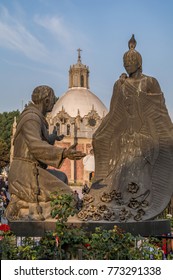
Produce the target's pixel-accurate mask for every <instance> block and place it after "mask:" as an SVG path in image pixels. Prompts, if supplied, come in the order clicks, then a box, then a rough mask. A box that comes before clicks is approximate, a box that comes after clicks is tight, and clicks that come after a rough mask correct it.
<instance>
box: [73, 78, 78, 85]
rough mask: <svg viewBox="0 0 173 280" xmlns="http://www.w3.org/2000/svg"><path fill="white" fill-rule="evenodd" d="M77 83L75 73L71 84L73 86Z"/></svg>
mask: <svg viewBox="0 0 173 280" xmlns="http://www.w3.org/2000/svg"><path fill="white" fill-rule="evenodd" d="M77 84H78V83H77V75H74V76H73V86H74V87H77Z"/></svg>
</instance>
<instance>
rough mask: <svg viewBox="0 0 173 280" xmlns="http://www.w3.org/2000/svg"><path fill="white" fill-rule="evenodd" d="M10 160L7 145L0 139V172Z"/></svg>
mask: <svg viewBox="0 0 173 280" xmlns="http://www.w3.org/2000/svg"><path fill="white" fill-rule="evenodd" d="M9 160H10V153H9V149H8V146H7V144H6V143H5V141H4V140H2V139H0V170H1V168H3V167H5V166H7V165H8V163H9Z"/></svg>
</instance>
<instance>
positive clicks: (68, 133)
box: [67, 124, 70, 135]
mask: <svg viewBox="0 0 173 280" xmlns="http://www.w3.org/2000/svg"><path fill="white" fill-rule="evenodd" d="M67 135H70V125H69V124H68V125H67Z"/></svg>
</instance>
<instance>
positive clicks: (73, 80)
mask: <svg viewBox="0 0 173 280" xmlns="http://www.w3.org/2000/svg"><path fill="white" fill-rule="evenodd" d="M77 51H78V60H77V63H76V64H74V65H72V66H70V70H69V88H73V87H83V88H89V68H88V67H87V66H86V65H84V64H82V62H81V55H80V53H81V51H82V50H81V49H78V50H77Z"/></svg>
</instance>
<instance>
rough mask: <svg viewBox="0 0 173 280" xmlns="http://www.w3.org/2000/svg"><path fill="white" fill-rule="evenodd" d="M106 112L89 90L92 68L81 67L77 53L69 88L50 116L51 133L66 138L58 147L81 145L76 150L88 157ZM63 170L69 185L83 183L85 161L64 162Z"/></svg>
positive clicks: (100, 102)
mask: <svg viewBox="0 0 173 280" xmlns="http://www.w3.org/2000/svg"><path fill="white" fill-rule="evenodd" d="M107 112H108V111H107V108H106V107H105V105H104V104H103V103H102V101H101V100H100V99H99V98H98V97H97V96H96V95H95V94H94V93H92V92H91V91H90V89H89V67H88V66H86V65H84V64H82V61H81V50H80V49H78V59H77V63H76V64H74V65H71V66H70V69H69V88H68V90H67V91H66V92H65V93H64V94H63V95H62V96H61V97H60V98H59V99H58V101H57V102H56V104H55V105H54V108H53V110H52V112H51V113H49V115H48V116H47V121H48V123H49V133H51V132H52V131H53V130H56V131H57V134H58V135H61V134H64V135H65V137H64V138H63V140H61V141H56V142H55V145H58V146H60V147H65V148H68V147H69V146H71V145H73V144H74V143H78V145H77V149H78V150H81V151H83V152H85V153H86V154H87V155H88V154H89V153H90V150H91V149H92V135H93V133H94V132H95V130H96V129H97V127H98V126H99V125H100V123H101V121H102V119H103V118H104V116H105V115H106V114H107ZM60 170H61V171H63V172H65V173H66V175H67V177H68V180H69V182H70V183H83V180H84V165H83V161H82V160H79V161H70V160H69V159H65V161H64V163H63V165H62V167H61V169H60Z"/></svg>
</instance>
